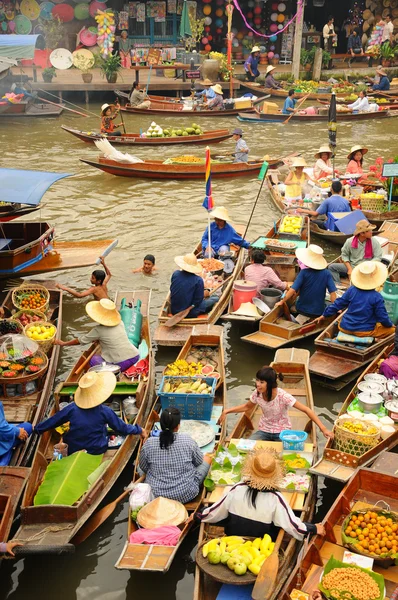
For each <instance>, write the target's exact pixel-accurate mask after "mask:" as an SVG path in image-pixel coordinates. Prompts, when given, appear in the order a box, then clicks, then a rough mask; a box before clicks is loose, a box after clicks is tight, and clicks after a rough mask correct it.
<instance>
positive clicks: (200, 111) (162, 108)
mask: <svg viewBox="0 0 398 600" xmlns="http://www.w3.org/2000/svg"><path fill="white" fill-rule="evenodd" d="M266 97H268V96H266ZM262 100H265V97H262V98H257V100H254V101H253V102H252V105H251V106H249V107H248V108H243V109H242V108H226V109H225V110H209V109H206V108H199V107H198V106H197V107H195V108H196V109H195V110H192V109H191V110H187V108H186V107H185V108H184V106H185V105H184V103H175V102H155V103H154V104H153V105H152V106H150V108H134V107H132V106H129V105H126V106H121V107H120V110H121V111H124V112H126V113H133V114H147V115H169V116H176V115H177V114H178V116H180V117H181V116H186V117H195V119H196V117H219V118H220V117H232V116H235V117H236V116H237V115H238V114H239V113H246V112H252V111H253V110H254V106H255V105H256V104H258V103H259V102H261V101H262Z"/></svg>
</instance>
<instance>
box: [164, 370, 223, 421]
mask: <svg viewBox="0 0 398 600" xmlns="http://www.w3.org/2000/svg"><path fill="white" fill-rule="evenodd" d="M175 379H178V380H181V381H187V382H188V381H196V380H198V379H200V380H202V381H203V382H206V383H207V385H210V386H211V388H212V391H211V393H210V394H194V393H192V394H185V393H184V394H176V393H175V392H163V391H162V390H163V388H164V385H165V383H167V382H168V381H170V380H175ZM216 385H217V379H215V378H214V377H173V376H167V375H165V376H164V377H163V378H162V382H161V384H160V387H159V390H158V396H159V398H160V402H161V405H162V410H164V409H166V408H169V407H170V406H174V407H175V408H178V410H179V411H180V412H181V418H182V419H193V420H201V421H210V419H211V412H212V410H213V402H214V394H215V390H216Z"/></svg>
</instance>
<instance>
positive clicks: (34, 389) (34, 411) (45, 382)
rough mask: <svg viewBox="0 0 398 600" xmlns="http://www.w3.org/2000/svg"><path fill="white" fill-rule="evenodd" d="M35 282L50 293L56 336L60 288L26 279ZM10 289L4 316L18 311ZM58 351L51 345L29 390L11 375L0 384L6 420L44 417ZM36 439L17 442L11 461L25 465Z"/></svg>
mask: <svg viewBox="0 0 398 600" xmlns="http://www.w3.org/2000/svg"><path fill="white" fill-rule="evenodd" d="M35 283H40V285H44V286H45V287H46V288H47V289H48V291H49V293H50V300H49V308H48V311H47V313H46V317H47V320H48V321H51V322H52V323H54V325H55V326H56V327H57V334H56V337H57V339H59V338H60V337H61V331H62V291H61V290H58V289H56V288H55V283H54V282H53V281H44V282H43V281H40V282H39V281H37V282H36V281H34V280H30V281H29V284H30V285H32V284H35ZM12 292H13V290H11V291H9V292H8V294H7V296H6V297H5V299H4V302H3V305H2V307H3V309H4V314H5V316H6V317H10V316H12V315H14V314H15V313H16V312H17V309H16V308H15V306H14V305H13V302H12ZM59 352H60V346H52V347H51V349H50V350H49V352H48V354H47V357H48V367H47V372H46V374H45V376H44V377H43V378H41V377H40V378H39V379H37V380H35V381H31V382H30V383H29V390H28V388H26V389H25V387H23V386H18V385H16V380H14V379H10V383H9V384H5V385H1V386H0V399H1V401H2V403H3V407H4V413H5V417H6V420H7V421H8V422H9V423H12V424H14V425H18V423H23V422H25V421H29V422H30V423H32V425H33V427H35V426H36V425H37V424H38V423H40V421H42V420H43V418H44V415H45V413H46V411H47V409H48V405H49V401H50V398H51V395H52V390H53V384H54V378H55V375H56V372H57V366H58V359H59ZM36 442H37V439H36V436H35V435H31V436H30V437H29V438H28V440H27V441H26V442H25V443H24V444H20V445H19V446H18V447H17V448H16V449H15V450H14V453H13V456H12V459H11V461H10V464H11V465H13V466H21V465H23V466H25V465H26V464H28V462H29V459H30V458H31V456H32V453H33V451H34V448H35V446H36ZM0 489H1V488H0Z"/></svg>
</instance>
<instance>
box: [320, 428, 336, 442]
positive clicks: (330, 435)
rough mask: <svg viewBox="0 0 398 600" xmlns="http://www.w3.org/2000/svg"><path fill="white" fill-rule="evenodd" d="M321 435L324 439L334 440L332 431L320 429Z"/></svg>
mask: <svg viewBox="0 0 398 600" xmlns="http://www.w3.org/2000/svg"><path fill="white" fill-rule="evenodd" d="M322 433H323V435H324V436H325V438H327V439H330V440H332V439H333V438H334V433H333V431H329V429H326V427H325V429H322Z"/></svg>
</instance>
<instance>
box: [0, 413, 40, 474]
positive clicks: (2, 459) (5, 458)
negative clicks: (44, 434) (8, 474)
mask: <svg viewBox="0 0 398 600" xmlns="http://www.w3.org/2000/svg"><path fill="white" fill-rule="evenodd" d="M17 427H19V428H21V427H22V429H25V431H27V433H28V436H29V435H32V431H33V427H32V423H27V422H26V423H20V424H19V425H17ZM20 444H22V440H20V439H19V437H18V433H16V434H15V438H14V443H13V445H12V447H11V448H10V449H9V450H8V452H6V453H5V454H3V455H2V456H0V467H6V466H7V465H8V464H10V460H11V458H12V453H13V451H14V448H17V446H19V445H20Z"/></svg>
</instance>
